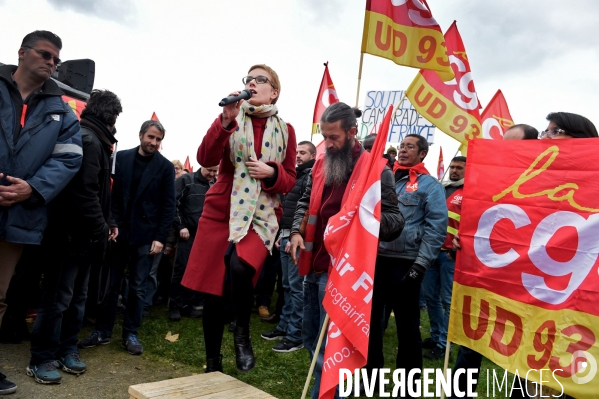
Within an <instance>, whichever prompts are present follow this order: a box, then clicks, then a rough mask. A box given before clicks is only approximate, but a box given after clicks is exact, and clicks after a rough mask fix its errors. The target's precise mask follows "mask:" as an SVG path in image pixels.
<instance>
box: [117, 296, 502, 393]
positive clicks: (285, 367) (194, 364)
mask: <svg viewBox="0 0 599 399" xmlns="http://www.w3.org/2000/svg"><path fill="white" fill-rule="evenodd" d="M274 300H276V298H275V299H274ZM273 303H274V302H273ZM120 324H121V323H120V322H117V324H116V325H115V332H114V333H113V336H114V337H118V336H120V331H117V330H120ZM275 326H276V325H275V324H267V323H262V322H260V318H259V317H258V315H256V314H253V315H252V319H251V335H252V345H253V348H254V353H255V355H256V367H255V368H254V369H253V370H252V371H250V372H248V373H240V372H238V371H237V368H236V367H235V351H234V347H233V334H232V333H230V332H228V331H227V326H225V332H224V337H223V345H222V348H221V353H222V354H223V369H224V372H225V373H226V374H229V375H231V376H233V377H235V378H237V379H239V380H241V381H243V382H246V383H248V384H250V385H252V386H255V387H256V388H258V389H261V390H263V391H265V392H268V393H269V394H271V395H273V396H275V397H277V398H281V399H284V398H285V399H286V398H293V399H298V398H300V397H301V394H302V390H303V387H304V383H305V381H306V376H307V375H308V370H309V368H310V359H309V356H308V351H307V350H299V351H295V352H291V353H277V352H274V351H273V350H272V347H273V346H274V345H275V344H276V343H277V342H279V341H266V340H264V339H262V338H261V337H260V334H262V333H263V332H265V331H269V330H270V329H272V328H274V327H275ZM421 326H422V327H421V333H422V339H425V338H427V337H428V336H429V322H428V314H427V313H426V312H421ZM169 331H170V332H171V333H172V334H179V340H178V341H177V342H173V343H171V342H169V341H167V340H165V339H164V337H165V336H166V334H167V333H168V332H169ZM139 337H140V339H141V341H142V343H143V345H144V349H145V353H146V354H148V355H150V356H152V357H153V359H155V361H156V362H165V363H180V364H182V365H183V366H184V367H185V368H187V369H188V370H189V371H191V372H195V373H202V372H203V371H204V370H203V369H204V368H205V365H206V350H205V346H204V336H203V332H202V320H201V319H189V318H183V320H181V321H180V322H171V321H169V320H168V309H167V308H166V307H164V306H160V307H158V306H156V307H154V309H153V310H152V315H151V316H150V317H148V318H145V319H144V320H143V323H142V328H141V331H140V334H139ZM397 346H398V342H397V334H396V327H395V322H394V319H393V316H392V318H391V320H390V321H389V328H387V330H386V332H385V337H384V354H385V367H388V368H390V369H391V370H393V369H394V365H395V357H396V354H397ZM457 349H458V348H457V346H454V348H453V350H452V354H451V357H450V361H449V366H450V367H451V366H452V365H453V364H454V363H455V359H456V356H457ZM424 367H425V368H429V367H430V368H443V359H438V360H429V359H426V358H425V359H424ZM487 369H489V370H496V373H497V374H498V375H501V376H503V373H504V371H503V369H502V368H500V367H498V366H496V365H495V364H493V363H491V362H490V361H488V360H487V359H483V364H482V368H481V374H480V378H479V384H478V390H477V392H478V397H481V398H486V397H487V392H486V390H487V381H486V377H487ZM490 372H491V373H492V371H490ZM491 375H492V374H491ZM508 380H509V382H510V384H511V381H512V377H511V376H510V377H509V378H508ZM389 386H391V387H392V384H390V385H389ZM310 389H312V387H310ZM491 395H492V392H491ZM308 397H309V395H308ZM375 397H378V396H375ZM495 397H496V398H507V397H509V396H505V391H504V392H503V393H499V392H496V396H495Z"/></svg>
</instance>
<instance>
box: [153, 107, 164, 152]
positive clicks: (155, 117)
mask: <svg viewBox="0 0 599 399" xmlns="http://www.w3.org/2000/svg"><path fill="white" fill-rule="evenodd" d="M150 120H153V121H156V122H160V119H158V116H156V112H152V117H151V118H150ZM163 149H164V148H162V142H160V144H159V145H158V151H162V150H163Z"/></svg>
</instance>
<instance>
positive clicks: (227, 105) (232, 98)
mask: <svg viewBox="0 0 599 399" xmlns="http://www.w3.org/2000/svg"><path fill="white" fill-rule="evenodd" d="M252 94H253V93H252V92H251V91H250V90H248V89H245V90H242V91H234V92H233V93H231V94H229V96H228V97H225V98H223V99H222V100H221V101H220V102H219V103H218V105H220V106H221V107H223V115H222V120H221V122H222V125H223V127H224V128H227V127H228V126H229V125H230V124H231V122H233V120H234V119H235V118H236V117H237V114H239V108H240V107H241V103H242V102H243V100H247V99H249V98H250V97H252Z"/></svg>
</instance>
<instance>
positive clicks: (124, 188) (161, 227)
mask: <svg viewBox="0 0 599 399" xmlns="http://www.w3.org/2000/svg"><path fill="white" fill-rule="evenodd" d="M164 134H165V130H164V127H163V126H162V124H160V122H158V121H153V120H150V121H146V122H144V123H143V124H142V125H141V130H140V133H139V141H140V145H139V147H136V148H132V149H130V150H125V151H121V152H119V153H118V154H117V155H116V170H115V174H114V181H113V186H112V216H113V218H114V220H115V221H116V223H117V224H118V227H119V241H118V243H117V244H116V248H115V251H116V254H115V262H114V263H115V264H114V265H113V268H112V270H111V289H110V294H109V295H108V296H107V297H106V299H105V300H104V302H103V303H102V307H101V309H100V312H99V314H98V318H97V319H96V331H94V332H93V333H92V334H91V335H90V336H89V337H88V338H86V339H84V340H82V341H81V342H80V343H79V347H81V348H91V347H94V346H96V345H98V344H102V345H105V344H108V343H109V342H110V336H111V335H112V329H113V327H114V320H115V317H116V308H117V303H118V296H119V293H120V287H121V280H122V275H123V271H124V270H125V267H126V268H127V269H128V270H129V274H128V276H127V278H128V285H129V295H128V297H127V308H126V311H125V315H124V320H123V344H122V346H123V348H125V349H127V351H129V353H131V354H132V355H139V354H141V353H142V352H143V347H142V345H141V343H140V342H139V339H138V338H137V331H138V330H139V327H140V326H141V319H142V312H143V307H144V302H145V290H146V282H147V280H148V275H149V274H150V269H151V267H152V261H153V258H154V255H156V254H159V253H160V252H161V251H162V248H163V246H164V244H165V243H166V239H167V237H168V234H169V231H170V228H171V224H172V221H173V218H174V217H175V209H176V207H175V184H174V181H175V171H174V169H173V164H172V163H171V162H170V161H169V160H167V159H166V158H164V157H163V156H162V155H161V154H160V153H159V152H158V151H157V150H158V148H159V147H160V143H161V141H162V139H163V138H164Z"/></svg>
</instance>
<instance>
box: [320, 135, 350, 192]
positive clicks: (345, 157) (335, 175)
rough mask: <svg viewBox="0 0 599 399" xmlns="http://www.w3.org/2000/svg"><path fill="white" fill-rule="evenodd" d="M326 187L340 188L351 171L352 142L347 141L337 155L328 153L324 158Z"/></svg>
mask: <svg viewBox="0 0 599 399" xmlns="http://www.w3.org/2000/svg"><path fill="white" fill-rule="evenodd" d="M324 166H325V180H324V184H325V186H331V185H332V186H339V185H341V184H342V183H344V182H345V181H346V179H347V176H348V175H349V172H350V171H351V166H352V156H351V141H350V140H347V141H346V142H345V144H344V145H343V147H342V148H341V150H339V151H338V152H336V153H332V152H329V151H327V152H326V156H325V157H324Z"/></svg>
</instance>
